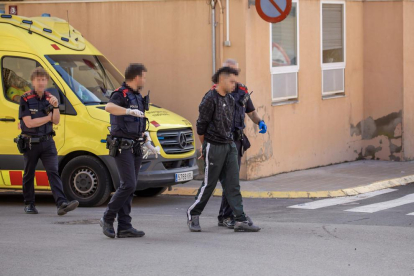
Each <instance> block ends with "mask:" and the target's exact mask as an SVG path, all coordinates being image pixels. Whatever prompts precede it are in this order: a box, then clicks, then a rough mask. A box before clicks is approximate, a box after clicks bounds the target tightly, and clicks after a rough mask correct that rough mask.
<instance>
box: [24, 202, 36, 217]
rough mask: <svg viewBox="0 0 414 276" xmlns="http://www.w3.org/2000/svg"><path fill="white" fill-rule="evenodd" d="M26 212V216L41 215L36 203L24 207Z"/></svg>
mask: <svg viewBox="0 0 414 276" xmlns="http://www.w3.org/2000/svg"><path fill="white" fill-rule="evenodd" d="M24 212H25V213H26V214H38V213H39V212H38V211H37V209H36V206H35V205H34V203H29V204H28V205H26V206H24Z"/></svg>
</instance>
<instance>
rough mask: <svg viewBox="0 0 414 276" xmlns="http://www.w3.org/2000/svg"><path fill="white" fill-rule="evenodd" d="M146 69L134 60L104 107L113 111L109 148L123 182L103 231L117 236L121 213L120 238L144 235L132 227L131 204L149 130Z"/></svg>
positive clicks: (114, 198)
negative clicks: (116, 224)
mask: <svg viewBox="0 0 414 276" xmlns="http://www.w3.org/2000/svg"><path fill="white" fill-rule="evenodd" d="M146 72H147V69H146V68H145V66H144V65H142V64H131V65H129V67H128V68H127V69H126V71H125V82H124V83H123V84H122V86H121V87H120V88H118V89H117V90H115V91H114V92H113V93H112V94H111V98H110V100H109V103H108V104H107V105H106V107H105V110H106V111H107V112H109V113H110V114H111V115H110V117H111V135H110V136H109V137H108V141H107V142H108V148H109V153H110V155H111V156H113V157H115V162H116V166H117V168H118V172H119V177H120V180H121V183H120V185H119V187H118V189H117V190H116V192H115V194H114V195H113V196H112V198H111V200H110V202H109V203H108V207H107V208H106V211H105V213H104V216H103V218H101V220H100V225H101V227H102V230H103V233H104V234H105V235H106V236H107V237H110V238H115V230H114V227H113V223H114V220H115V218H116V217H118V231H117V237H118V238H132V237H142V236H144V235H145V233H144V232H143V231H139V230H137V229H135V228H133V227H132V224H131V216H130V213H131V204H132V198H133V195H134V192H135V190H136V187H137V179H138V173H139V169H140V167H141V161H142V152H141V146H142V144H143V142H144V139H143V137H144V132H145V130H146V118H145V114H144V113H145V110H148V103H149V98H148V96H146V97H142V95H141V93H140V89H141V88H142V87H143V85H144V83H145V75H146Z"/></svg>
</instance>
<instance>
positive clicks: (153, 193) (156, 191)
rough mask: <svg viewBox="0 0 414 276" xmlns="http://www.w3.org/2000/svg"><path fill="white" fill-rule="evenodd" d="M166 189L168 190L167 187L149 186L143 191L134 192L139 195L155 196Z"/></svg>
mask: <svg viewBox="0 0 414 276" xmlns="http://www.w3.org/2000/svg"><path fill="white" fill-rule="evenodd" d="M165 190H167V187H157V188H149V189H145V190H142V191H135V193H134V194H135V195H136V196H139V197H154V196H157V195H159V194H162V193H163V192H165Z"/></svg>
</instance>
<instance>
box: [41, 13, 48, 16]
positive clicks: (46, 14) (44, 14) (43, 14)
mask: <svg viewBox="0 0 414 276" xmlns="http://www.w3.org/2000/svg"><path fill="white" fill-rule="evenodd" d="M42 17H50V13H42Z"/></svg>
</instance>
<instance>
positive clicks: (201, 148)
mask: <svg viewBox="0 0 414 276" xmlns="http://www.w3.org/2000/svg"><path fill="white" fill-rule="evenodd" d="M200 159H204V156H203V146H201V147H200V157H199V158H198V160H200Z"/></svg>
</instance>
